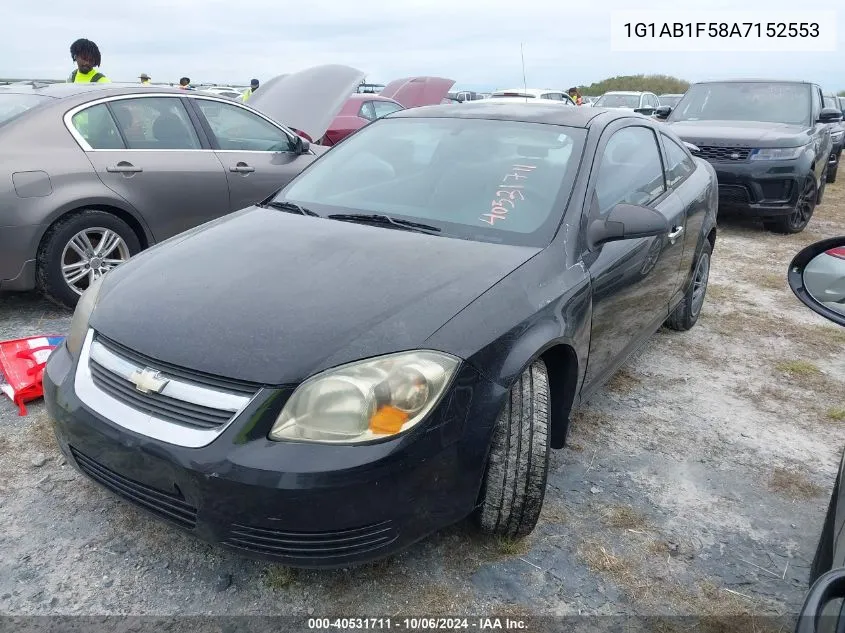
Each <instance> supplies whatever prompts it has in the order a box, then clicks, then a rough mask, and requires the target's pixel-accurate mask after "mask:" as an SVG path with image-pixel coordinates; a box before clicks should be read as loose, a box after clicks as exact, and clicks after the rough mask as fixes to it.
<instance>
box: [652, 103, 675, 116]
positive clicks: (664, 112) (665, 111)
mask: <svg viewBox="0 0 845 633" xmlns="http://www.w3.org/2000/svg"><path fill="white" fill-rule="evenodd" d="M671 113H672V106H659V107H658V108H657V109H656V110H655V111H654V116H656V117H657V118H658V119H666V118H669V115H670V114H671Z"/></svg>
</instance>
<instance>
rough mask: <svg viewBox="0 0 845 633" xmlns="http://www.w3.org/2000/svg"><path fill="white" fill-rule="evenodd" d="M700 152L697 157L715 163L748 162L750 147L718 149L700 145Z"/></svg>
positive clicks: (713, 146)
mask: <svg viewBox="0 0 845 633" xmlns="http://www.w3.org/2000/svg"><path fill="white" fill-rule="evenodd" d="M698 149H699V150H700V151H697V152H695V155H696V156H699V157H700V158H704V159H705V160H709V161H711V162H714V163H725V162H737V161H743V160H748V155H749V154H750V153H751V148H750V147H717V146H715V145H698Z"/></svg>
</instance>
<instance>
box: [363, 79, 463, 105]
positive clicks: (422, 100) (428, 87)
mask: <svg viewBox="0 0 845 633" xmlns="http://www.w3.org/2000/svg"><path fill="white" fill-rule="evenodd" d="M454 85H455V80H454V79H445V78H443V77H405V78H404V79H395V80H393V81H391V82H390V83H389V84H387V85H386V86H385V87H384V88H383V89H382V91H381V92H380V93H379V95H381V96H382V97H388V98H390V99H393V100H394V101H396V102H397V103H400V104H402V105H403V106H404V107H406V108H419V107H422V106H427V105H438V104H439V103H440V102H441V101H443V99H444V98H445V97H446V95H447V94H448V93H449V90H450V89H451V88H452V86H454Z"/></svg>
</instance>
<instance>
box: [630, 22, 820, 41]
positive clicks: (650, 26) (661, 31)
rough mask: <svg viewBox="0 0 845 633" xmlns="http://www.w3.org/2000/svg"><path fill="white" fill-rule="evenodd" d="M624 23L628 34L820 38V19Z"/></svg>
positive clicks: (691, 36)
mask: <svg viewBox="0 0 845 633" xmlns="http://www.w3.org/2000/svg"><path fill="white" fill-rule="evenodd" d="M623 26H624V27H625V34H626V36H627V37H650V38H654V37H668V38H672V37H678V38H693V37H695V38H699V37H700V38H717V37H728V38H733V37H736V38H747V37H750V38H763V37H765V38H807V37H819V24H818V22H663V23H657V22H626V23H625V24H624V25H623Z"/></svg>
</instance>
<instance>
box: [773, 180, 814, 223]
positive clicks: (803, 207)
mask: <svg viewBox="0 0 845 633" xmlns="http://www.w3.org/2000/svg"><path fill="white" fill-rule="evenodd" d="M818 193H819V192H818V189H817V187H816V179H815V178H814V177H813V176H812V175H810V176H807V179H806V180H805V181H804V189H803V190H802V191H801V195H799V196H798V202H797V203H796V204H795V208H794V209H793V210H792V212H791V213H790V214H789V215H785V216H782V217H779V218H773V219H771V220H766V221H765V222H764V226H765V227H766V228H767V229H769V230H770V231H774V232H775V233H800V232H801V231H803V230H804V229H805V228H807V224H809V223H810V218H812V217H813V211H815V210H816V203H817V201H818Z"/></svg>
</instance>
